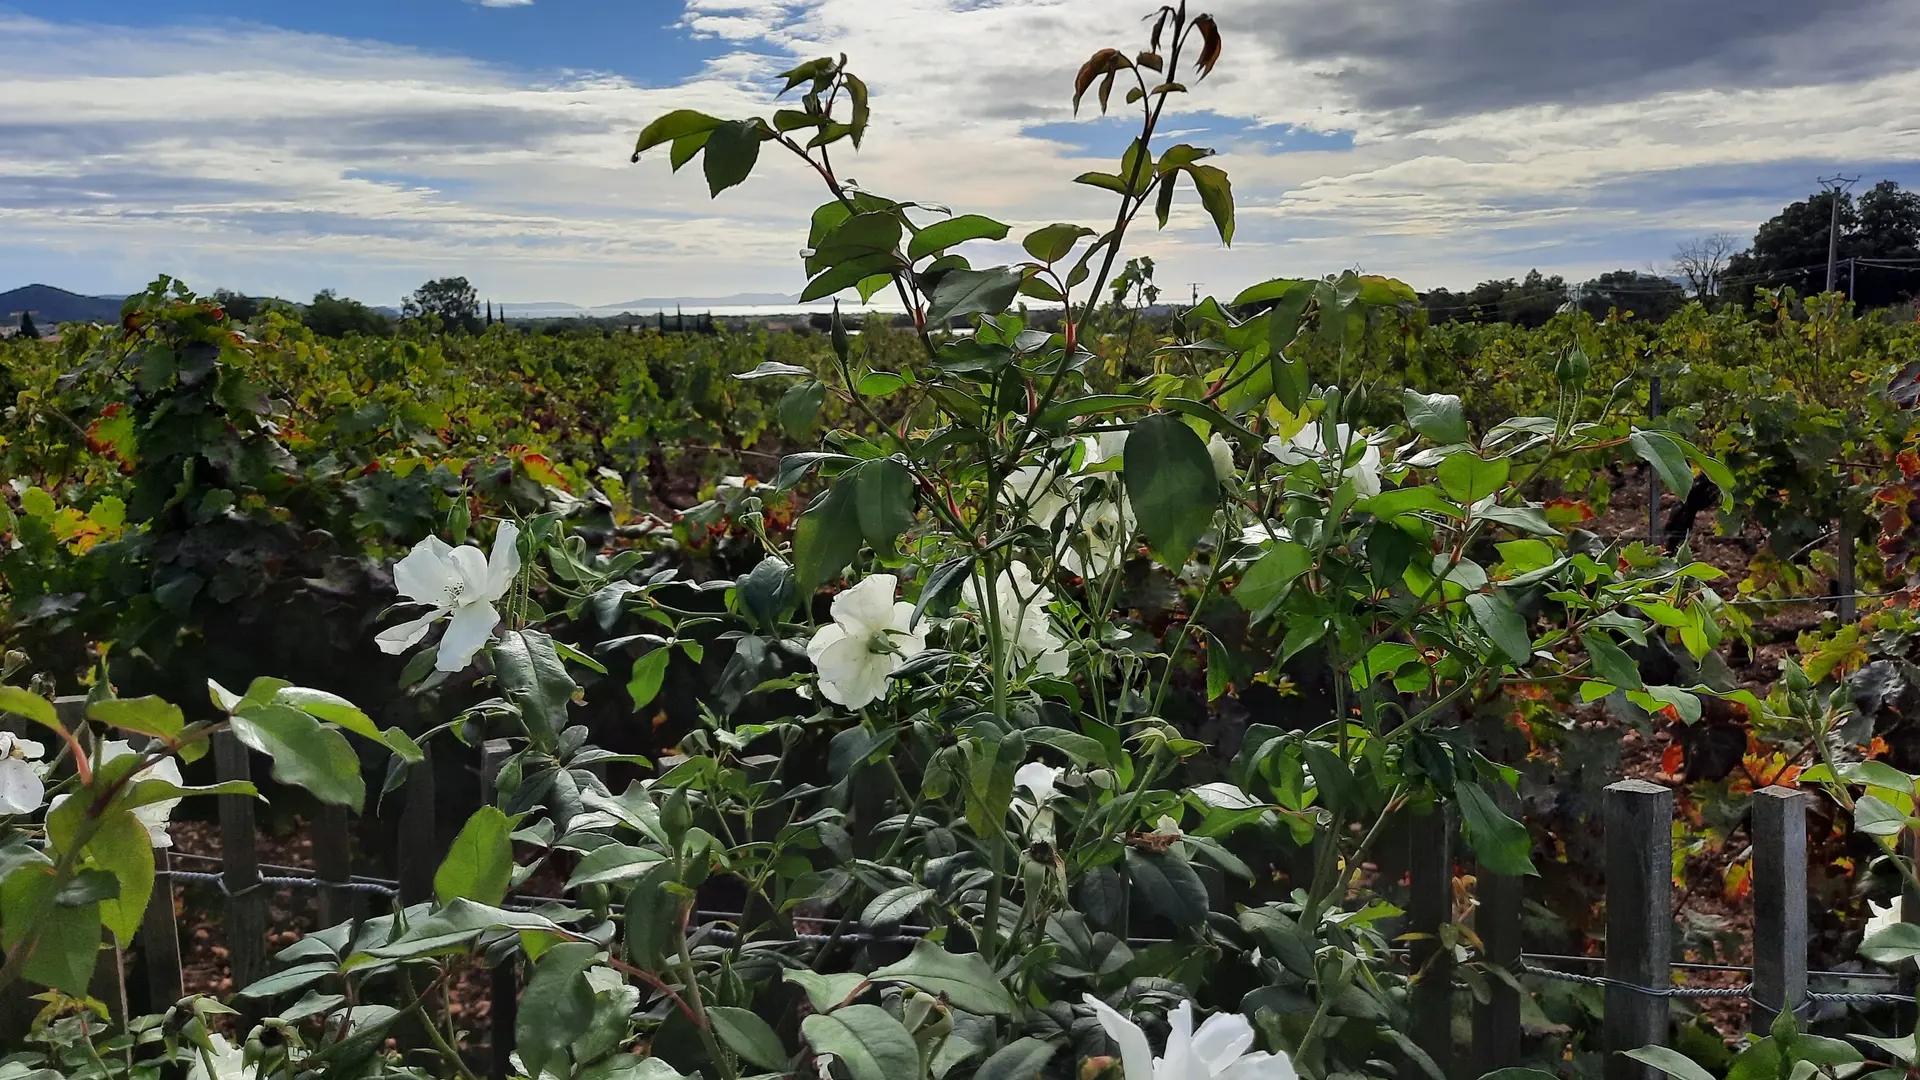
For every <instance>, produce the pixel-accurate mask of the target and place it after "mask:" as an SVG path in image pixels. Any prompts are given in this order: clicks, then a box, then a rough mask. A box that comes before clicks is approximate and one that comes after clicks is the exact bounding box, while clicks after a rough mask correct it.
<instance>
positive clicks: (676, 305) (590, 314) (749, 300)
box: [494, 293, 800, 319]
mask: <svg viewBox="0 0 1920 1080" xmlns="http://www.w3.org/2000/svg"><path fill="white" fill-rule="evenodd" d="M778 304H792V305H794V310H796V311H798V310H800V304H799V300H798V298H797V297H794V296H790V295H788V294H786V293H734V294H733V295H732V296H649V297H646V298H644V299H640V300H628V301H626V302H625V303H621V304H594V305H586V304H570V303H566V302H564V301H558V302H556V301H552V300H547V301H534V302H529V303H516V302H513V301H508V302H506V303H496V304H494V307H495V308H496V309H497V310H498V311H499V312H500V313H501V315H502V316H503V317H504V318H509V319H550V318H561V319H566V318H573V319H579V318H606V317H608V316H612V315H621V314H626V313H629V312H630V313H633V314H636V315H651V314H652V313H654V312H656V311H673V310H675V309H680V310H683V311H686V312H688V313H697V312H702V311H707V310H710V309H712V308H729V307H771V306H774V305H778Z"/></svg>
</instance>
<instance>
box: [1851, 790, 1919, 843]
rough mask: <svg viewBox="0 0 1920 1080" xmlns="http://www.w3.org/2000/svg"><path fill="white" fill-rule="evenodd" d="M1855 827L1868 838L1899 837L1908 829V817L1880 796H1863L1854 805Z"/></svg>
mask: <svg viewBox="0 0 1920 1080" xmlns="http://www.w3.org/2000/svg"><path fill="white" fill-rule="evenodd" d="M1853 827H1854V828H1855V829H1856V830H1858V831H1860V832H1863V833H1866V834H1867V835H1868V836H1898V835H1899V834H1900V832H1901V830H1903V829H1905V828H1906V827H1907V815H1905V814H1903V813H1901V812H1900V808H1899V807H1897V806H1895V805H1893V804H1892V803H1890V802H1888V801H1886V800H1885V799H1882V798H1881V797H1880V796H1878V795H1862V796H1860V798H1859V800H1858V801H1857V802H1855V803H1854V804H1853Z"/></svg>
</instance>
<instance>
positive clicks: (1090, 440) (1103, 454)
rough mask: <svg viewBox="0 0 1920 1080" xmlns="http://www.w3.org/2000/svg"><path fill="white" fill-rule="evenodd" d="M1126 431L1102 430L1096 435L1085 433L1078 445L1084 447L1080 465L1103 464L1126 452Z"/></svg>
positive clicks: (1084, 466)
mask: <svg viewBox="0 0 1920 1080" xmlns="http://www.w3.org/2000/svg"><path fill="white" fill-rule="evenodd" d="M1127 434H1128V433H1127V432H1125V431H1103V432H1101V433H1100V434H1098V435H1086V436H1082V437H1081V439H1080V445H1082V446H1084V447H1086V453H1085V454H1083V455H1082V456H1081V458H1082V459H1081V462H1080V467H1081V468H1083V469H1090V468H1092V467H1093V466H1095V465H1104V464H1106V463H1107V462H1109V461H1112V460H1113V459H1114V458H1117V457H1120V456H1121V455H1123V454H1125V453H1126V452H1127Z"/></svg>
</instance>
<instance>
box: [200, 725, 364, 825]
mask: <svg viewBox="0 0 1920 1080" xmlns="http://www.w3.org/2000/svg"><path fill="white" fill-rule="evenodd" d="M232 730H233V734H234V737H235V738H237V739H239V740H240V741H241V742H243V743H245V744H246V745H247V746H249V747H251V748H252V749H254V750H257V751H259V752H260V753H262V754H265V755H267V757H269V758H271V759H272V760H273V778H274V779H275V780H278V781H280V782H281V783H283V784H294V785H296V786H298V787H303V788H306V789H307V790H308V791H310V792H312V793H313V795H314V797H315V798H317V799H319V800H320V801H321V802H324V803H332V804H333V805H335V806H348V807H352V808H353V810H354V811H355V812H356V813H357V812H359V810H360V808H361V804H362V803H363V802H364V801H365V800H366V796H367V785H366V781H364V780H363V779H361V777H360V756H359V755H358V754H356V753H354V752H353V747H352V745H350V744H349V743H348V742H347V737H346V736H345V735H342V734H340V732H339V730H338V729H336V728H330V727H327V726H326V725H324V724H322V723H320V721H318V720H315V719H314V718H313V717H311V716H308V715H307V714H306V713H304V712H301V711H300V710H299V709H296V708H294V707H292V706H291V705H247V706H243V707H242V708H241V710H240V711H239V712H238V713H235V714H234V715H233V719H232Z"/></svg>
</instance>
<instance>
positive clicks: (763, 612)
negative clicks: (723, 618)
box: [734, 555, 793, 629]
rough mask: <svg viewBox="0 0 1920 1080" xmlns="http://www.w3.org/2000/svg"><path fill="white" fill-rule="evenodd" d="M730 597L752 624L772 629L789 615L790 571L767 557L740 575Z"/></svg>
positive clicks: (780, 561) (775, 557)
mask: <svg viewBox="0 0 1920 1080" xmlns="http://www.w3.org/2000/svg"><path fill="white" fill-rule="evenodd" d="M734 595H735V596H736V597H737V598H738V599H739V601H740V606H742V607H744V608H746V609H747V613H748V614H749V615H752V616H753V618H754V621H755V622H757V623H759V624H760V625H761V626H763V627H766V628H767V629H772V628H773V627H774V626H776V625H777V624H778V623H779V622H780V620H782V619H784V618H786V617H787V616H788V615H791V614H792V613H793V568H792V567H790V566H788V565H787V564H786V561H785V560H783V559H780V558H778V557H777V556H773V555H769V556H767V557H766V558H764V559H761V560H760V561H759V562H758V563H756V564H755V565H754V568H753V569H752V570H749V571H748V572H747V573H745V574H743V575H741V577H740V580H739V582H738V583H736V584H735V585H734Z"/></svg>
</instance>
